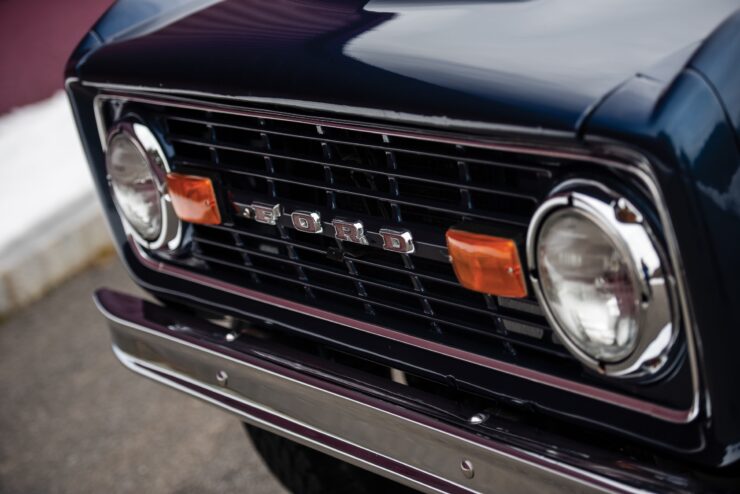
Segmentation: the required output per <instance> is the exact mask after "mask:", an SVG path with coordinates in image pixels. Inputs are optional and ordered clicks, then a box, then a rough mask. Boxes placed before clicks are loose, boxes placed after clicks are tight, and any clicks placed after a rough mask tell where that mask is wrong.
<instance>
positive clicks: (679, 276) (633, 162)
mask: <svg viewBox="0 0 740 494" xmlns="http://www.w3.org/2000/svg"><path fill="white" fill-rule="evenodd" d="M68 82H71V81H68ZM81 84H83V85H87V86H90V87H95V88H98V89H109V90H114V91H139V92H141V91H149V92H153V93H157V92H162V89H161V88H159V89H158V88H146V87H142V86H125V85H117V84H101V83H89V82H84V81H82V82H81ZM168 92H169V93H178V94H182V95H189V96H201V97H202V96H207V97H211V98H225V99H228V98H229V97H228V96H222V95H217V94H204V93H200V92H197V91H168ZM106 99H120V100H126V101H133V102H139V103H150V104H160V105H169V106H173V107H178V108H184V109H195V110H209V111H220V112H225V113H229V114H233V115H244V116H253V117H265V118H275V119H282V120H286V121H293V122H299V123H308V124H314V125H331V126H336V127H338V128H342V129H346V130H358V131H363V132H374V133H378V134H386V135H391V136H397V137H407V138H415V139H420V140H431V141H436V142H447V143H450V144H460V145H468V146H478V147H483V148H488V149H495V150H499V151H508V152H518V153H524V154H531V155H537V156H545V157H553V158H561V159H569V160H578V161H584V162H589V163H596V164H599V165H602V166H606V167H610V168H614V169H618V170H621V171H624V172H627V173H630V174H632V175H633V176H635V177H636V178H637V179H638V180H639V181H640V182H642V183H643V185H644V186H645V187H646V189H647V190H648V192H649V193H650V195H651V199H652V200H653V203H654V204H655V207H656V208H657V210H658V215H659V217H660V221H661V224H662V225H663V227H664V231H665V237H666V242H667V244H668V251H669V254H670V258H671V263H672V265H673V269H674V274H675V276H676V280H677V285H678V292H679V298H680V301H681V312H682V317H681V319H682V320H683V321H684V324H685V325H686V327H685V329H686V330H685V331H684V333H685V334H686V340H687V346H688V352H687V353H688V358H689V365H690V369H691V378H692V388H693V389H692V394H693V400H692V404H691V406H690V407H689V408H688V409H686V410H674V409H671V408H666V407H662V406H659V405H655V404H652V403H650V402H646V401H643V400H639V399H634V398H630V397H626V396H622V395H619V394H617V393H611V392H608V391H604V390H600V389H599V388H591V387H588V386H586V388H588V390H587V392H588V394H584V393H585V391H583V390H580V389H579V386H581V387H582V385H579V384H578V383H573V382H571V381H566V380H563V379H558V378H553V377H552V376H548V377H549V378H550V379H549V381H555V382H550V383H549V384H548V385H550V386H554V387H558V388H561V389H564V390H566V391H570V392H574V393H576V394H581V395H583V396H587V397H592V398H596V399H600V400H601V401H605V402H607V403H611V404H614V405H616V406H620V407H622V408H627V409H630V410H634V411H637V412H641V413H644V414H646V415H649V416H652V417H656V418H659V419H662V420H666V421H668V422H674V423H688V422H691V421H692V420H694V419H695V418H696V417H697V416H698V415H699V410H700V400H701V398H702V397H701V394H700V392H699V389H700V381H699V370H698V362H697V357H696V344H695V338H694V334H693V331H694V322H693V321H694V318H693V313H692V310H691V306H690V304H689V298H688V288H687V287H686V283H685V276H684V271H683V265H682V264H681V258H680V255H679V252H678V242H677V240H676V237H675V234H674V232H673V226H672V223H671V221H670V215H669V214H668V211H667V209H666V207H665V201H664V200H663V197H662V194H661V191H660V189H659V187H658V185H657V180H656V178H655V176H654V175H653V172H652V168H651V165H650V162H649V161H648V160H647V159H646V158H645V157H644V156H642V155H641V154H639V153H637V152H635V151H633V150H631V149H628V148H626V147H625V146H622V145H618V144H615V143H612V142H607V143H599V145H598V146H597V151H598V153H599V154H598V156H596V155H594V153H595V151H594V150H593V149H589V148H587V147H585V146H575V145H572V146H564V145H561V146H559V148H558V149H557V150H554V149H553V145H552V144H550V145H549V147H548V148H541V147H537V146H534V145H526V144H522V143H520V142H513V140H512V139H511V138H509V141H506V142H504V141H502V140H501V139H500V138H497V139H494V138H491V139H485V138H478V137H475V138H459V137H456V136H451V135H449V134H444V133H442V132H440V133H434V132H430V131H424V134H421V133H416V132H411V131H408V130H404V129H394V128H390V129H386V128H381V127H382V126H381V125H380V124H378V125H374V126H373V127H367V126H363V125H358V124H354V123H351V122H346V121H341V120H333V119H329V118H326V119H323V118H322V119H319V118H315V119H311V118H306V117H300V116H296V115H291V114H286V113H281V112H271V111H266V110H245V109H241V108H234V107H230V106H227V105H223V104H218V103H209V104H207V105H206V104H203V103H200V102H194V101H190V100H187V99H184V98H178V97H169V98H168V97H165V96H162V95H157V96H156V97H147V96H146V95H141V94H139V95H131V94H99V95H97V96H96V97H95V102H94V111H95V117H96V124H97V126H98V131H99V132H103V133H102V134H101V144H102V145H103V146H105V133H104V130H105V124H104V122H103V120H102V115H101V114H100V106H101V105H102V103H103V101H105V100H106ZM231 99H234V98H233V97H232V98H231ZM345 110H346V109H345ZM398 120H399V123H403V120H402V119H400V118H399V119H398ZM408 122H411V123H419V121H418V119H417V120H413V119H412V120H409V121H408ZM425 123H426V124H427V125H435V124H436V125H440V123H439V122H435V121H428V122H426V121H425ZM448 123H449V122H448ZM458 123H461V122H458ZM473 127H475V126H473ZM488 130H489V131H490V130H495V131H498V132H504V131H509V132H511V129H503V128H499V127H495V126H494V128H490V129H488ZM530 134H531V133H530ZM538 135H540V137H543V136H550V137H552V136H553V134H548V133H546V132H543V133H542V134H538ZM561 137H562V134H561ZM560 148H562V149H560ZM134 250H136V249H134ZM150 267H151V266H150ZM160 270H161V269H160ZM170 274H172V273H170ZM187 274H188V275H192V273H187ZM179 276H180V277H181V278H183V277H184V278H185V279H191V280H193V281H197V282H200V283H205V282H206V280H197V279H195V277H194V276H189V277H188V276H187V275H185V274H181V275H179ZM198 278H203V277H198ZM213 282H215V283H216V284H218V283H219V282H217V281H216V280H213ZM211 286H212V285H211ZM215 288H218V286H215ZM220 289H224V288H220ZM229 291H231V290H229ZM255 293H256V292H255ZM257 295H258V296H260V297H257V296H251V297H252V298H256V299H257V300H261V299H262V298H264V297H267V298H270V299H273V298H275V297H270V296H267V295H265V294H259V293H257ZM247 296H248V295H247ZM278 300H280V299H278ZM282 302H283V304H287V305H291V304H293V303H292V302H290V301H287V300H283V301H282ZM268 303H269V302H268ZM273 305H278V306H282V305H280V304H277V303H273ZM311 309H312V308H311ZM329 316H330V317H329V320H332V321H333V322H338V323H339V324H344V325H347V326H350V327H355V328H356V329H361V328H360V327H356V326H354V325H350V324H347V322H346V321H344V322H342V321H343V320H344V319H347V318H343V317H341V316H337V315H334V314H329ZM354 323H355V324H357V325H362V324H363V323H360V322H359V321H354ZM381 329H383V330H384V331H390V332H392V333H394V332H393V331H391V330H387V329H385V328H381ZM427 343H430V342H427ZM432 345H434V344H432ZM436 346H439V347H442V349H439V351H440V353H443V354H445V355H450V356H453V357H456V358H462V359H463V360H470V359H469V358H468V357H463V356H461V355H460V353H463V354H464V353H466V352H459V351H455V350H454V349H451V348H449V347H445V346H443V345H436ZM442 350H444V351H442ZM450 351H452V353H450ZM467 355H472V356H474V357H476V360H479V359H480V358H481V357H479V356H475V355H473V354H467ZM476 360H474V362H475V363H479V364H480V362H478V361H476ZM485 360H489V361H491V362H497V361H493V360H492V359H485ZM497 364H500V365H504V366H508V364H505V363H503V362H497ZM484 365H485V364H484ZM485 366H486V367H489V365H485ZM514 367H515V366H514ZM493 368H496V367H493ZM525 370H526V371H528V372H530V373H531V372H533V371H529V370H528V369H525ZM509 373H512V372H509ZM514 375H519V374H516V373H514ZM520 377H525V376H523V375H522V376H520ZM525 378H526V377H525ZM559 381H564V382H559ZM594 390H596V391H599V397H595V396H594V394H593V392H594ZM610 399H614V400H616V401H609V400H610ZM706 399H707V400H708V397H707V398H706ZM705 408H706V410H705V412H706V414H707V416H710V408H709V407H708V406H707V407H705Z"/></svg>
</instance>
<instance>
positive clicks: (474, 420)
mask: <svg viewBox="0 0 740 494" xmlns="http://www.w3.org/2000/svg"><path fill="white" fill-rule="evenodd" d="M486 420H488V414H486V413H476V414H475V415H473V416H472V417H470V418H469V419H468V422H470V423H471V424H473V425H478V424H482V423H483V422H485V421H486Z"/></svg>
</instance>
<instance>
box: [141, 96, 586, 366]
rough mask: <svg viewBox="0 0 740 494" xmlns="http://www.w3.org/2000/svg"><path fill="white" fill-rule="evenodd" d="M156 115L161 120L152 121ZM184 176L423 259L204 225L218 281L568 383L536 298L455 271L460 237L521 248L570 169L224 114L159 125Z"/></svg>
mask: <svg viewBox="0 0 740 494" xmlns="http://www.w3.org/2000/svg"><path fill="white" fill-rule="evenodd" d="M148 111H150V112H152V109H149V110H148ZM153 113H154V114H153V118H154V119H156V120H157V121H158V122H159V123H160V125H161V126H162V128H163V131H164V135H165V140H166V142H167V143H168V145H169V146H171V151H172V153H173V155H174V157H173V159H172V166H173V168H174V169H175V170H176V171H178V172H181V173H194V174H200V175H207V176H210V177H212V178H213V180H214V181H215V183H216V184H217V188H218V189H219V192H220V194H221V198H220V199H221V202H222V204H230V203H231V202H233V201H236V202H240V203H250V202H253V201H260V202H266V203H270V204H278V203H279V204H280V205H281V206H282V207H283V208H284V209H285V210H287V211H291V210H309V211H317V212H320V213H321V216H322V220H323V221H328V220H330V219H331V218H336V217H341V218H352V219H357V220H360V221H362V222H363V223H364V225H365V228H366V229H367V230H369V231H377V230H378V229H379V228H381V227H386V228H398V229H407V230H410V231H411V232H412V233H413V235H414V240H415V242H416V244H417V246H418V248H417V252H416V253H414V254H412V255H404V254H398V253H393V252H387V251H383V250H382V249H380V248H378V247H377V246H374V245H368V246H363V245H357V244H350V243H346V242H339V241H337V240H335V239H334V238H333V237H331V236H329V233H330V232H325V234H323V235H322V234H308V233H303V232H299V231H296V230H294V229H292V228H286V227H285V225H280V224H279V225H277V226H269V225H264V224H260V223H256V222H254V221H252V220H248V219H245V218H242V217H240V216H239V215H238V214H236V211H235V210H233V209H232V208H230V207H224V208H223V209H224V211H223V213H224V217H225V222H224V224H222V225H219V226H195V227H194V236H193V246H194V256H195V257H196V258H197V259H199V260H200V261H201V262H202V265H201V269H203V270H205V271H206V272H208V274H209V275H211V276H215V277H218V278H220V279H223V280H225V281H229V282H231V283H236V284H239V285H242V286H246V287H250V288H256V289H259V290H262V291H266V292H269V293H272V294H275V295H278V296H282V297H285V298H289V299H292V300H296V301H299V302H301V303H305V304H309V305H314V306H317V307H320V308H322V309H325V310H329V311H333V312H336V313H339V314H342V315H345V316H350V317H353V318H356V319H361V320H366V321H371V322H374V323H377V324H382V325H385V326H387V327H389V328H392V329H395V330H398V331H402V332H406V333H409V334H413V335H415V336H421V337H424V338H428V339H432V340H434V341H437V342H441V343H445V344H450V345H453V346H457V347H460V348H463V349H467V350H472V351H476V352H478V353H481V354H484V355H487V356H491V357H494V358H500V359H504V360H507V361H513V362H516V363H519V364H522V365H530V366H536V367H537V368H538V369H541V370H546V371H549V372H554V373H556V374H561V375H569V376H570V377H573V376H574V375H576V374H578V373H579V372H580V366H578V365H577V364H575V361H574V360H573V359H572V357H570V355H569V354H568V353H567V352H566V351H565V349H564V348H563V347H562V346H561V345H560V344H559V343H558V342H557V340H556V338H555V336H554V333H553V332H552V330H551V328H550V327H549V325H548V324H547V322H546V321H545V319H544V317H543V316H542V313H541V311H540V309H539V306H538V305H537V303H536V301H535V300H534V299H533V298H530V299H524V300H507V299H501V298H497V297H493V296H488V295H483V294H478V293H473V292H470V291H468V290H465V289H463V288H462V287H461V286H460V285H459V284H458V282H457V280H456V279H455V276H454V273H453V271H452V268H451V265H450V264H449V262H448V261H447V253H446V248H445V242H444V234H445V231H446V230H447V229H448V228H449V227H451V226H455V225H460V224H469V225H475V226H476V227H477V228H480V227H482V228H488V229H493V230H496V229H503V230H504V231H506V232H507V234H508V235H511V236H513V237H517V236H518V237H520V238H523V236H524V233H525V231H526V226H527V224H528V223H529V220H530V217H531V215H532V214H533V212H534V210H535V209H536V207H537V205H538V203H539V202H540V201H541V200H542V199H543V198H544V196H545V195H546V194H547V192H548V191H549V190H550V189H551V188H552V186H553V184H554V183H555V181H557V180H559V177H561V176H562V175H563V174H564V173H565V172H566V170H567V169H568V166H569V163H567V162H564V161H560V160H554V159H552V160H551V159H547V158H541V157H534V156H524V155H521V154H516V153H508V152H502V151H498V150H492V149H487V148H484V147H479V146H475V145H468V144H466V145H459V144H452V143H448V142H439V141H430V140H426V139H423V138H416V137H412V136H404V137H398V136H396V135H388V134H384V133H382V132H380V131H376V130H370V129H362V128H352V129H348V128H345V127H340V126H338V125H335V124H333V123H331V122H330V121H329V122H322V123H321V124H320V125H317V124H313V123H304V122H300V121H289V120H284V119H282V118H269V117H263V116H260V117H256V116H255V117H252V116H245V115H233V114H227V113H220V112H216V111H201V110H192V109H179V108H166V109H165V108H158V109H155V110H154V112H153Z"/></svg>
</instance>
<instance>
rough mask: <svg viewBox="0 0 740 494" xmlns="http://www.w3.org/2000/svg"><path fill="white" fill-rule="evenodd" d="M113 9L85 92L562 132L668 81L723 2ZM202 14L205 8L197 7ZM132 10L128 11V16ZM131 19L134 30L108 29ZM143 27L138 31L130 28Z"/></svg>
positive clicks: (83, 69)
mask: <svg viewBox="0 0 740 494" xmlns="http://www.w3.org/2000/svg"><path fill="white" fill-rule="evenodd" d="M199 4H201V3H200V2H198V3H193V2H178V3H177V6H176V7H173V8H172V9H171V10H154V11H152V19H155V20H150V21H149V22H147V23H145V22H143V21H142V20H141V19H140V18H141V16H142V8H143V7H141V5H149V2H144V3H143V4H142V3H141V2H131V1H128V2H124V3H123V4H121V6H120V7H117V8H114V9H113V10H112V11H111V13H110V15H109V16H106V17H105V18H104V19H103V20H102V21H101V23H100V24H99V26H98V28H97V29H98V31H99V32H100V33H102V34H100V36H101V38H103V39H114V42H112V43H111V44H109V45H107V46H104V47H103V48H101V49H99V50H98V51H97V52H96V53H93V54H92V55H91V56H90V57H88V58H87V60H86V61H85V63H84V64H82V65H81V66H80V67H79V70H78V74H79V75H80V76H81V77H82V78H83V79H86V80H90V81H100V82H116V83H121V84H133V85H144V86H149V87H157V88H162V89H167V88H170V89H190V90H196V91H203V92H211V93H216V94H220V95H229V96H236V97H248V98H269V99H271V100H274V99H278V100H290V101H294V102H300V101H304V102H305V101H308V102H312V103H314V104H316V103H330V104H332V105H351V106H354V107H364V108H369V109H374V110H378V111H381V112H386V113H388V114H389V115H390V114H397V113H411V114H416V115H425V116H433V117H438V118H440V119H441V120H440V121H441V122H442V123H443V122H444V119H445V118H458V119H464V120H473V121H487V122H496V123H497V124H505V125H519V126H526V127H531V128H547V129H551V130H562V131H573V130H575V129H576V127H577V125H578V123H579V121H580V118H581V117H582V116H583V115H584V114H585V113H586V112H587V111H588V109H589V108H590V107H591V106H592V105H594V104H595V103H597V102H598V101H599V99H600V98H601V97H602V96H603V95H605V94H606V93H607V92H609V91H610V90H612V89H614V88H615V87H617V86H618V85H619V84H621V83H622V82H624V81H625V80H626V79H628V78H630V77H632V76H633V75H634V74H636V73H638V72H641V71H647V72H651V71H652V72H653V73H655V74H660V76H659V77H662V78H664V79H665V80H670V79H671V78H672V76H673V75H675V73H677V71H678V70H680V68H681V67H682V65H683V63H684V62H685V61H686V57H687V56H688V55H690V51H688V52H687V47H688V48H690V47H691V46H692V45H694V44H695V43H697V42H698V41H700V40H701V39H702V38H703V37H705V36H706V35H707V34H708V33H710V32H711V31H712V30H713V29H714V28H715V27H716V26H717V25H718V24H719V23H720V22H721V21H722V20H723V19H724V18H725V17H726V16H727V15H728V13H729V12H731V11H732V10H734V9H735V8H736V6H737V3H736V2H735V1H734V0H717V1H713V2H709V3H701V4H699V3H696V2H694V1H692V0H678V1H677V0H662V1H653V2H644V1H642V0H622V1H619V2H580V1H575V0H528V1H497V2H480V1H476V2H469V3H459V2H444V1H435V2H412V1H398V2H393V1H371V2H366V1H364V0H352V1H339V0H322V1H315V2H303V1H299V0H278V1H271V2H265V1H258V0H248V1H235V0H229V1H226V2H223V3H219V4H216V5H212V6H209V7H207V8H204V9H203V10H199V11H196V12H195V13H192V14H191V15H189V16H186V17H182V15H183V10H184V9H185V10H187V11H192V10H195V9H197V6H198V5H199ZM203 4H204V5H208V4H209V2H205V3H203ZM137 6H139V7H138V8H137ZM126 15H129V16H130V17H131V18H132V19H136V24H135V27H134V28H129V29H128V30H127V29H126V28H125V27H123V26H121V25H120V24H121V22H120V19H121V18H123V19H125V18H126V17H125V16H126ZM141 26H144V27H141Z"/></svg>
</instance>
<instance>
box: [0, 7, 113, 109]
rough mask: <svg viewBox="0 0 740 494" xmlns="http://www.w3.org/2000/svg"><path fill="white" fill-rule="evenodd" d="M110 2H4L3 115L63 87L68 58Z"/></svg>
mask: <svg viewBox="0 0 740 494" xmlns="http://www.w3.org/2000/svg"><path fill="white" fill-rule="evenodd" d="M111 3H113V2H112V0H2V1H0V114H3V113H6V112H8V111H9V110H10V109H11V108H14V107H19V106H23V105H27V104H29V103H33V102H36V101H39V100H42V99H45V98H48V97H50V96H51V95H52V94H53V93H54V91H55V90H57V89H61V87H62V83H63V81H62V73H63V70H64V64H65V62H66V60H67V57H69V54H70V53H71V52H72V50H73V49H74V47H75V46H76V45H77V42H78V41H79V40H80V39H82V36H83V34H84V33H85V32H86V31H87V30H88V29H89V28H90V26H92V24H93V23H94V22H95V20H96V19H98V18H99V17H100V16H101V15H102V14H103V12H105V10H106V9H107V8H108V7H109V6H110V4H111Z"/></svg>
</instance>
